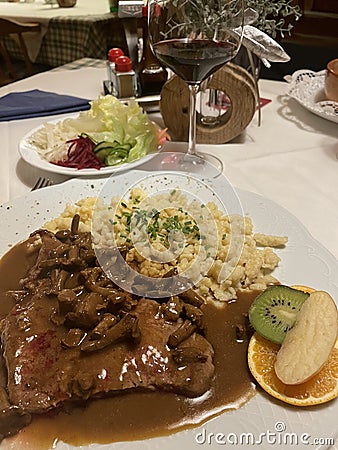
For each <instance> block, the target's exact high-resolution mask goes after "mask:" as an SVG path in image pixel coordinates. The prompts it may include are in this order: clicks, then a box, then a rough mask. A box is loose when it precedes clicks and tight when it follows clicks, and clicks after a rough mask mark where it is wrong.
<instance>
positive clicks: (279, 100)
mask: <svg viewBox="0 0 338 450" xmlns="http://www.w3.org/2000/svg"><path fill="white" fill-rule="evenodd" d="M103 79H105V69H104V68H83V69H79V70H73V71H59V72H49V73H43V74H39V75H36V76H34V77H31V78H28V79H26V80H22V81H19V82H17V83H13V84H12V85H9V86H6V87H4V88H2V89H0V95H4V94H5V93H7V92H11V91H19V90H28V89H32V88H39V89H42V90H49V91H54V92H58V93H65V94H71V95H78V96H81V97H87V98H95V97H97V96H98V95H99V94H100V93H101V92H102V80H103ZM260 88H261V95H262V96H263V97H265V98H269V99H271V100H272V101H271V103H269V104H268V105H266V106H264V107H263V110H262V126H261V127H258V125H257V117H254V119H253V121H252V123H251V124H250V125H249V127H248V128H247V130H246V132H245V133H243V135H241V136H240V138H238V139H237V142H236V143H231V144H225V145H218V146H216V145H214V146H213V145H211V146H208V151H209V152H212V153H215V154H217V155H218V156H220V157H221V158H222V160H223V162H224V173H225V175H226V176H227V177H228V179H229V180H230V181H231V182H232V183H233V184H234V185H235V186H238V187H240V188H243V189H247V190H250V191H253V192H256V193H259V194H262V195H264V196H266V197H269V198H270V199H272V200H274V201H276V202H277V203H279V204H280V205H281V206H283V207H285V208H286V209H288V210H289V211H290V212H291V213H293V214H294V215H295V216H296V217H298V219H299V220H300V221H301V222H303V224H304V225H305V226H306V227H307V229H308V230H309V231H310V233H311V234H312V235H313V236H314V237H315V238H316V239H317V240H319V241H320V242H321V243H322V244H323V245H324V246H325V247H327V248H328V249H329V250H330V251H331V252H332V253H333V254H334V255H335V256H336V257H338V160H337V157H336V154H337V153H338V126H337V124H335V123H333V122H329V121H327V120H325V119H322V118H320V117H317V116H316V115H313V114H312V113H310V112H308V111H307V110H305V109H303V108H302V107H301V106H300V105H298V104H297V103H296V102H295V101H294V100H292V99H290V98H288V96H287V95H285V90H286V83H282V82H276V81H268V80H261V81H260ZM56 117H57V118H60V119H61V118H62V117H63V116H53V117H50V118H48V119H54V118H56ZM154 117H155V119H156V120H158V121H159V122H160V121H161V118H160V117H159V115H155V116H154ZM46 120H47V119H46V118H35V119H27V120H21V121H14V122H2V123H0V142H1V150H0V152H1V164H0V202H5V201H7V200H9V199H12V198H15V197H17V196H20V195H22V194H24V193H26V192H28V191H29V189H30V188H31V186H33V184H34V182H35V180H36V178H37V177H38V176H39V175H46V174H42V173H41V171H40V170H38V169H35V168H34V167H31V166H29V165H28V164H26V163H25V162H24V161H23V160H22V159H20V157H19V153H18V143H19V141H20V138H21V137H22V136H23V135H24V134H25V133H27V132H28V131H29V130H31V129H32V128H34V127H36V126H38V125H40V124H42V123H43V122H45V121H46ZM181 145H185V144H179V143H170V144H169V145H168V150H171V149H175V148H178V147H179V146H181ZM48 175H49V177H50V178H52V179H53V180H54V182H59V181H63V180H65V177H63V176H61V175H53V174H48Z"/></svg>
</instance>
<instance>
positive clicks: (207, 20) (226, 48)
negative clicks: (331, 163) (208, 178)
mask: <svg viewBox="0 0 338 450" xmlns="http://www.w3.org/2000/svg"><path fill="white" fill-rule="evenodd" d="M148 19H149V37H150V43H151V46H152V50H153V52H154V54H155V55H156V57H157V59H158V60H159V61H160V62H161V63H162V64H163V65H164V66H166V67H167V68H169V69H171V70H172V71H173V72H174V73H175V74H176V75H178V76H179V77H180V78H182V79H183V80H184V81H185V82H186V83H187V85H188V87H189V93H190V108H189V139H188V149H187V152H186V153H185V154H181V155H177V157H176V161H175V164H176V165H177V166H178V167H179V168H180V169H182V170H186V171H192V172H196V171H197V172H200V171H201V169H203V168H204V167H205V166H207V164H206V162H208V163H209V165H208V166H209V167H210V164H211V165H212V167H214V168H215V169H216V170H217V171H218V173H219V172H222V169H223V164H222V161H221V160H220V159H219V158H217V157H216V156H213V155H210V154H207V153H202V152H197V150H196V96H197V93H198V91H199V87H200V85H201V83H202V82H203V81H204V80H206V79H207V78H209V77H210V76H211V75H212V74H213V73H214V72H215V71H217V70H218V69H220V68H221V67H222V66H223V65H224V64H225V63H226V62H227V61H229V60H230V59H232V58H233V57H234V56H235V55H236V54H237V52H238V50H239V47H240V45H241V39H242V32H243V20H244V1H243V0H150V1H149V17H148ZM166 168H167V167H166ZM196 169H197V170H196Z"/></svg>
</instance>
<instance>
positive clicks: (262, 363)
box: [248, 333, 338, 406]
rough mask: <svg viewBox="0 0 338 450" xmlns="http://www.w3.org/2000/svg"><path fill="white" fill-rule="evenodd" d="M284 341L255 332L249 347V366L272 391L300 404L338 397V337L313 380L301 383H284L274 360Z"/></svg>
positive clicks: (256, 376)
mask: <svg viewBox="0 0 338 450" xmlns="http://www.w3.org/2000/svg"><path fill="white" fill-rule="evenodd" d="M279 348H280V345H278V344H274V343H273V342H271V341H268V340H267V339H265V338H263V337H262V336H260V335H259V334H258V333H255V334H254V335H253V336H252V338H251V340H250V342H249V347H248V365H249V369H250V371H251V373H252V375H253V376H254V378H255V379H256V381H257V382H258V384H259V385H260V386H261V387H262V388H263V389H264V390H265V391H266V392H267V393H268V394H270V395H272V396H273V397H275V398H278V399H279V400H282V401H283V402H285V403H289V404H291V405H296V406H313V405H319V404H321V403H325V402H328V401H329V400H333V399H334V398H336V397H338V340H337V342H336V345H335V347H334V349H333V350H332V352H331V355H330V357H329V359H328V360H327V361H326V363H325V364H324V366H323V368H322V369H321V370H320V371H319V372H318V373H317V374H316V375H315V376H313V377H312V378H311V379H310V380H308V381H306V382H305V383H301V384H297V385H288V384H284V383H282V382H281V381H280V380H279V379H278V378H277V375H276V374H275V370H274V364H275V360H276V355H277V352H278V350H279Z"/></svg>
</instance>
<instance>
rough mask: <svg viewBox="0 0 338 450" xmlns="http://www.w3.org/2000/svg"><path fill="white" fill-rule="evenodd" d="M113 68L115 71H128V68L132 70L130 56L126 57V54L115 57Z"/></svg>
mask: <svg viewBox="0 0 338 450" xmlns="http://www.w3.org/2000/svg"><path fill="white" fill-rule="evenodd" d="M115 70H116V72H129V71H130V70H133V66H132V63H131V60H130V58H128V56H119V57H118V58H116V60H115Z"/></svg>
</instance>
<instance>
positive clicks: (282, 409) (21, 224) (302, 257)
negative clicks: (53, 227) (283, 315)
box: [0, 170, 338, 450]
mask: <svg viewBox="0 0 338 450" xmlns="http://www.w3.org/2000/svg"><path fill="white" fill-rule="evenodd" d="M147 174H148V176H149V172H143V171H139V170H136V171H133V172H132V173H128V172H125V173H121V174H118V175H117V176H114V177H112V178H111V179H110V180H109V182H110V183H112V184H111V187H112V189H113V195H118V196H121V195H123V194H124V193H125V191H126V188H127V187H128V186H131V185H133V184H134V183H135V180H137V179H139V178H142V177H145V176H146V175H147ZM154 176H156V177H158V178H160V179H161V180H162V181H161V184H162V186H166V185H167V186H168V187H169V188H170V187H172V186H173V181H172V180H173V179H174V182H175V183H176V182H177V177H176V178H175V176H176V175H175V173H171V174H170V173H169V174H168V173H157V174H155V175H154V174H150V176H149V189H150V190H151V189H154V183H153V181H154ZM106 182H107V180H103V179H95V180H90V181H88V180H81V179H75V180H70V181H68V182H66V183H63V184H60V185H56V186H52V187H48V188H44V189H40V190H38V191H35V192H31V193H29V194H27V195H26V196H24V197H21V198H18V199H15V200H13V201H11V202H9V203H6V204H4V205H2V206H1V207H0V215H1V225H2V226H1V234H0V255H2V254H4V253H5V252H7V251H8V249H9V248H10V246H11V245H13V244H15V243H16V242H18V241H20V240H22V239H24V238H26V237H27V236H28V234H29V233H30V232H32V231H33V230H35V229H37V228H38V227H41V226H43V224H44V223H45V221H47V220H50V219H51V218H53V217H56V216H57V215H59V214H60V213H61V212H62V211H63V209H64V207H65V205H66V203H67V202H70V203H74V202H76V201H77V200H79V199H81V198H84V197H88V196H93V195H97V194H98V193H100V192H101V191H102V188H103V187H104V186H107V185H105V183H106ZM183 184H184V186H183V188H184V187H187V184H186V182H183ZM144 187H145V189H146V190H147V181H145V183H144ZM103 192H104V189H103ZM106 192H108V191H106ZM217 192H218V191H217ZM236 193H237V195H238V198H239V200H240V204H241V208H242V210H243V212H244V214H247V215H249V216H250V217H251V218H252V220H253V223H254V231H255V232H259V233H267V234H273V235H287V236H288V238H289V241H288V244H287V245H286V247H285V248H283V249H280V250H277V253H278V255H279V256H280V257H281V262H280V265H279V267H278V269H277V270H276V271H275V273H274V275H275V276H276V277H277V278H278V279H279V280H280V281H281V282H282V283H285V284H288V285H291V284H301V285H308V286H312V287H315V288H317V289H324V290H326V291H327V292H329V293H330V294H331V295H332V296H333V297H334V298H336V299H338V285H337V273H338V261H337V260H336V258H335V257H334V256H333V255H332V254H331V253H330V252H329V251H328V250H327V249H325V248H324V247H323V246H322V245H321V244H320V243H319V242H318V241H316V240H315V239H314V238H313V237H312V236H311V235H310V234H309V232H308V231H307V230H306V229H305V227H304V226H303V225H302V224H301V223H300V222H299V221H298V219H296V218H295V217H294V216H293V215H292V214H290V213H289V212H288V211H287V210H285V209H283V208H282V207H280V206H279V205H277V204H276V203H274V202H272V201H271V200H269V199H267V198H264V197H261V196H259V195H256V194H253V193H251V192H247V191H243V190H240V189H238V190H236ZM101 196H102V195H101ZM211 200H213V199H212V198H211ZM222 200H223V201H224V202H226V201H227V199H226V198H222ZM203 201H204V199H203ZM234 205H235V208H237V206H236V202H235V203H234ZM227 206H228V212H229V213H231V212H232V205H230V206H229V205H227ZM229 370H231V368H229ZM159 414H160V411H159ZM337 415H338V401H337V399H336V400H334V401H332V402H329V403H327V404H325V405H321V406H317V407H307V408H297V407H292V406H289V405H286V404H283V403H282V402H279V401H277V400H274V399H273V398H272V397H270V396H268V395H267V394H265V393H263V392H262V391H261V390H260V389H258V394H257V395H256V396H255V397H254V398H253V399H252V400H250V401H249V402H248V403H247V404H246V405H245V406H244V407H242V408H240V409H239V410H237V411H230V412H227V413H223V414H221V415H219V416H217V417H216V418H214V419H211V420H210V421H208V422H206V423H205V424H203V425H201V426H199V427H197V428H193V429H189V430H185V431H181V432H178V433H175V434H172V435H170V436H167V437H158V438H152V439H146V440H142V441H130V442H120V443H114V444H113V447H112V444H106V445H98V444H92V445H90V446H83V447H81V449H88V450H89V449H90V450H103V449H105V450H108V449H111V448H114V449H116V450H122V449H123V450H125V449H132V450H142V449H143V450H149V449H152V450H174V449H183V448H184V449H186V450H192V449H201V448H206V449H207V448H215V449H216V448H221V445H224V444H220V443H219V442H217V440H216V439H217V438H216V436H217V435H218V439H220V440H221V441H223V442H224V439H225V442H226V444H227V445H226V446H225V448H227V447H231V448H248V447H250V448H251V447H253V448H256V446H257V448H262V449H264V450H266V449H272V450H273V449H275V448H283V449H293V448H297V449H303V450H305V449H307V450H308V449H309V448H311V449H321V450H324V449H328V448H334V446H330V445H328V444H329V443H330V441H329V439H331V440H332V439H336V438H337V436H338V422H337ZM154 420H156V417H155V418H154ZM220 433H221V434H222V435H223V436H224V438H223V437H220ZM243 433H244V435H243ZM291 433H292V434H291ZM241 435H242V437H241ZM245 436H247V438H245ZM241 439H242V440H244V443H245V442H246V441H245V439H250V440H251V441H249V442H251V443H252V442H253V443H254V444H253V445H240V444H239V443H238V444H234V442H236V441H237V442H241ZM291 439H292V441H291ZM260 440H261V443H259V442H260ZM295 442H297V444H295ZM56 448H57V449H73V447H72V446H71V445H69V444H65V443H62V442H59V443H58V445H57V447H56Z"/></svg>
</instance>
